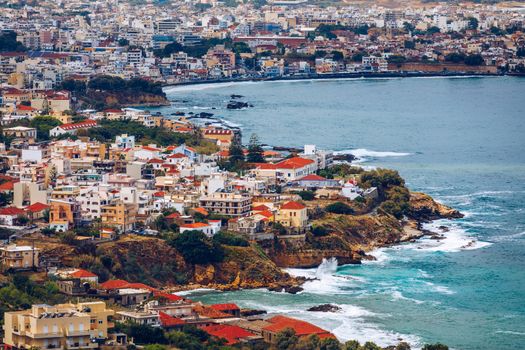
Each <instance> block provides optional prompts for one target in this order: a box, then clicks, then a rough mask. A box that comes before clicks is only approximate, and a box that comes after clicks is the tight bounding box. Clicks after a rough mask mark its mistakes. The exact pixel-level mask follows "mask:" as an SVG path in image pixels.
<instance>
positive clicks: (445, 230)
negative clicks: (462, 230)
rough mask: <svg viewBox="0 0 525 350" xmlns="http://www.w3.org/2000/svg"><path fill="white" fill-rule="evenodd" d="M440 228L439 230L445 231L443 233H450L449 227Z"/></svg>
mask: <svg viewBox="0 0 525 350" xmlns="http://www.w3.org/2000/svg"><path fill="white" fill-rule="evenodd" d="M438 228H439V229H440V230H441V231H443V232H448V231H450V228H448V227H447V226H439V227H438Z"/></svg>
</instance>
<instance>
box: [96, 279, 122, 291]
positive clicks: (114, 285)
mask: <svg viewBox="0 0 525 350" xmlns="http://www.w3.org/2000/svg"><path fill="white" fill-rule="evenodd" d="M128 284H129V282H128V281H125V280H109V281H106V282H104V283H101V284H100V286H101V287H102V288H103V289H120V288H126V286H127V285H128Z"/></svg>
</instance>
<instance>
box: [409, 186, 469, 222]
mask: <svg viewBox="0 0 525 350" xmlns="http://www.w3.org/2000/svg"><path fill="white" fill-rule="evenodd" d="M409 205H410V209H409V215H410V217H412V218H413V219H415V220H418V221H431V220H438V219H459V218H462V217H463V214H461V213H460V212H459V211H457V210H455V209H452V208H450V207H447V206H446V205H444V204H441V203H439V202H436V201H435V200H434V199H433V198H432V197H430V196H429V195H428V194H425V193H421V192H411V193H410V201H409Z"/></svg>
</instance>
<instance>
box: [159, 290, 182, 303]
mask: <svg viewBox="0 0 525 350" xmlns="http://www.w3.org/2000/svg"><path fill="white" fill-rule="evenodd" d="M153 296H154V297H158V298H165V299H168V300H169V301H180V300H184V298H183V297H179V296H178V295H175V294H170V293H165V292H161V291H155V292H153Z"/></svg>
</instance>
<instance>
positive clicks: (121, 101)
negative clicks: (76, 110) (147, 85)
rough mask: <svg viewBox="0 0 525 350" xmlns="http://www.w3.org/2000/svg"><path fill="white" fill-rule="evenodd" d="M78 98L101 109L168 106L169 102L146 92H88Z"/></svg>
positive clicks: (164, 98)
mask: <svg viewBox="0 0 525 350" xmlns="http://www.w3.org/2000/svg"><path fill="white" fill-rule="evenodd" d="M79 98H80V100H82V101H83V102H85V103H86V104H87V105H89V106H92V107H94V106H98V107H102V108H108V107H111V108H120V107H133V106H135V107H140V106H167V105H169V101H168V99H167V98H166V96H165V95H156V94H152V93H147V92H135V91H121V92H108V91H89V92H88V94H87V95H86V96H82V97H79Z"/></svg>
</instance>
